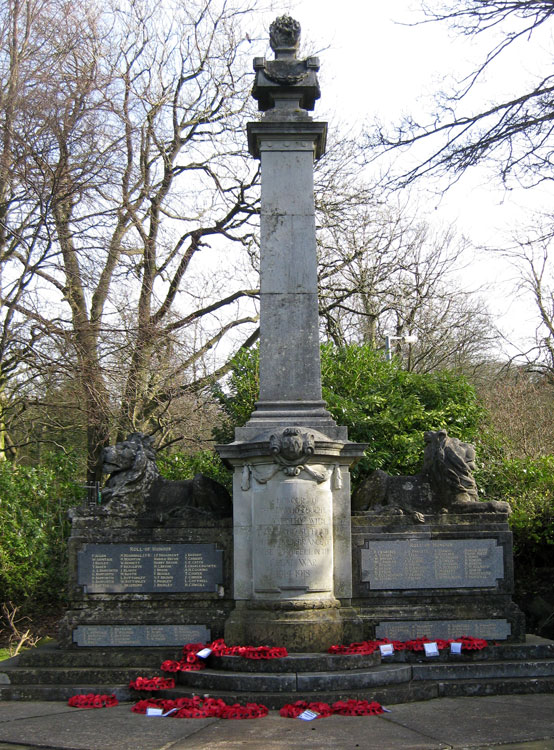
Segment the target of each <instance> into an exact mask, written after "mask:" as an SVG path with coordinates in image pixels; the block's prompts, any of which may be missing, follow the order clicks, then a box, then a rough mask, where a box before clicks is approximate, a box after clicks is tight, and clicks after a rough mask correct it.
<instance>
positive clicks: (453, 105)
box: [369, 0, 554, 186]
mask: <svg viewBox="0 0 554 750" xmlns="http://www.w3.org/2000/svg"><path fill="white" fill-rule="evenodd" d="M422 7H423V11H424V13H425V20H424V21H422V23H425V22H445V23H447V24H449V25H450V26H452V27H453V28H454V29H455V30H456V31H457V32H458V33H459V34H462V35H464V36H467V37H479V38H481V37H483V38H490V44H489V50H488V52H487V53H486V55H485V57H484V59H483V60H482V61H481V63H480V64H479V65H478V67H477V68H476V69H475V70H473V71H472V72H470V73H469V74H468V75H467V76H466V77H465V78H463V80H462V81H461V83H460V85H459V86H458V87H456V88H454V89H452V90H451V91H450V92H449V93H445V92H443V93H442V94H440V95H439V96H438V99H437V108H436V112H435V113H434V114H433V115H432V116H430V118H429V120H428V122H418V121H416V120H415V119H413V118H410V117H408V118H406V119H405V120H404V122H403V123H402V124H401V125H400V127H399V128H398V130H397V131H396V133H389V132H387V131H386V130H385V129H383V128H377V129H376V130H375V131H374V132H373V133H372V134H370V136H369V140H370V142H371V144H372V145H373V146H379V147H380V148H381V149H382V148H384V149H385V150H390V149H397V148H404V147H409V146H413V145H414V144H416V143H424V144H426V147H427V149H428V150H427V153H426V156H424V157H423V158H422V159H421V161H419V163H417V164H416V165H415V166H414V167H412V168H409V169H408V170H406V171H404V172H403V173H402V174H401V175H400V176H398V183H399V184H402V185H406V184H409V183H411V182H413V181H414V180H416V179H417V178H419V177H421V176H423V175H429V174H435V175H439V176H441V175H442V176H445V175H447V176H449V177H450V178H451V180H453V181H455V180H456V179H458V178H459V177H460V176H461V175H462V174H463V173H464V172H465V170H466V169H468V168H470V167H473V166H474V165H476V164H479V163H482V162H485V161H486V162H488V163H491V164H494V165H495V167H496V169H497V173H498V175H499V177H500V178H501V180H502V181H503V182H504V183H507V184H516V185H518V186H520V185H525V186H533V185H536V184H538V183H540V182H543V181H544V180H551V179H552V177H553V174H552V168H553V162H552V143H553V137H554V115H553V111H554V109H553V103H554V75H552V74H546V75H545V74H544V73H543V71H539V72H537V74H536V77H535V80H534V82H533V83H532V84H531V85H529V87H528V88H527V90H525V91H521V92H520V93H518V94H517V95H516V96H510V97H507V98H504V99H502V98H499V99H498V100H497V101H493V103H492V104H491V103H488V104H486V105H484V106H483V105H482V106H480V107H479V106H478V105H476V104H474V102H473V101H472V99H471V97H470V94H471V96H473V94H474V92H475V89H476V88H477V85H478V84H479V83H480V82H481V81H482V79H484V77H485V76H484V74H485V73H486V72H491V73H492V71H493V69H494V66H496V65H501V64H502V60H503V59H504V55H505V53H506V52H507V50H508V49H510V50H512V51H513V50H515V48H516V46H517V49H518V50H519V54H520V55H521V56H522V57H523V59H525V55H526V52H527V51H528V50H530V49H532V45H533V43H534V41H535V38H536V35H537V33H538V30H539V29H541V28H542V27H545V28H547V27H548V28H550V27H551V24H552V21H553V19H554V7H553V5H552V3H550V2H545V1H544V0H494V1H493V2H490V0H456V1H455V2H454V1H451V0H448V1H446V2H445V1H444V0H436V2H428V3H427V2H423V3H422ZM550 41H551V38H550Z"/></svg>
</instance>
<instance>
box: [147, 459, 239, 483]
mask: <svg viewBox="0 0 554 750" xmlns="http://www.w3.org/2000/svg"><path fill="white" fill-rule="evenodd" d="M156 462H157V464H158V469H159V470H160V474H161V475H162V476H163V477H165V478H166V479H192V477H193V476H194V475H195V474H198V473H200V474H205V475H206V476H207V477H210V479H214V480H215V481H216V482H219V483H220V484H222V485H224V486H225V487H226V488H227V489H228V490H229V492H231V486H232V474H231V472H230V471H229V469H226V468H225V466H224V465H223V463H222V461H221V459H220V458H219V456H218V455H217V453H214V452H213V451H209V450H202V451H198V453H193V454H191V455H187V454H185V453H181V452H179V451H177V452H175V453H158V455H157V456H156Z"/></svg>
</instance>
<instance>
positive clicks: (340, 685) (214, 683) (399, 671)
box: [178, 664, 412, 700]
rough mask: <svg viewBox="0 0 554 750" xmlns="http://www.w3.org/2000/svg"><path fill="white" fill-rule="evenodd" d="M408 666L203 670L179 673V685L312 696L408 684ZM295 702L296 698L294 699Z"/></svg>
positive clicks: (205, 688)
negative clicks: (332, 670) (345, 668)
mask: <svg viewBox="0 0 554 750" xmlns="http://www.w3.org/2000/svg"><path fill="white" fill-rule="evenodd" d="M411 674H412V667H411V666H410V665H409V664H389V665H380V666H376V667H372V668H370V669H349V670H344V671H336V672H298V673H295V672H290V673H287V672H282V673H273V674H263V673H256V672H227V671H223V670H219V669H206V670H203V671H201V672H181V673H180V674H179V678H178V680H179V685H184V686H186V687H188V688H195V689H196V690H198V691H205V690H236V691H245V692H256V693H265V692H268V693H273V692H274V693H285V692H288V693H302V694H303V693H312V692H317V691H331V692H332V691H335V690H352V689H354V690H355V689H362V688H363V689H366V688H369V687H372V686H376V685H390V684H394V683H399V682H409V681H410V679H411ZM296 700H298V698H297V699H296Z"/></svg>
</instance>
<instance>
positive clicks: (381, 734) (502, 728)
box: [0, 694, 554, 750]
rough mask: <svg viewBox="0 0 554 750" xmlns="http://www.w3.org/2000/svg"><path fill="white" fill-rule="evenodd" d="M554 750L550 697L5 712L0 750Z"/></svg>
mask: <svg viewBox="0 0 554 750" xmlns="http://www.w3.org/2000/svg"><path fill="white" fill-rule="evenodd" d="M38 748H41V749H42V750H46V749H48V750H327V749H329V750H355V749H356V748H360V750H554V695H551V694H538V695H537V694H535V695H510V696H492V697H486V698H440V699H436V700H430V701H424V702H419V703H404V704H397V705H394V706H391V713H388V714H385V715H383V716H367V717H365V716H359V717H344V716H330V717H328V718H326V719H318V720H316V721H313V722H303V721H301V720H299V719H284V718H282V717H280V716H279V714H278V712H277V711H271V712H270V715H269V716H268V717H266V718H264V719H256V720H244V721H223V720H220V719H170V718H167V719H166V718H158V717H147V716H142V715H136V714H133V713H131V706H130V704H122V705H120V706H117V707H115V708H108V709H97V710H95V709H93V710H83V709H75V708H70V707H68V706H67V704H65V703H59V702H51V703H46V702H45V703H40V702H13V701H12V702H4V703H0V750H36V749H38Z"/></svg>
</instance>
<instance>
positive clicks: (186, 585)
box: [78, 544, 223, 594]
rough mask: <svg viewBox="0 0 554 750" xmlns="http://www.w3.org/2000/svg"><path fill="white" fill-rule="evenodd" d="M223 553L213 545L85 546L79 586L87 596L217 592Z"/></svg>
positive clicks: (221, 572) (79, 572)
mask: <svg viewBox="0 0 554 750" xmlns="http://www.w3.org/2000/svg"><path fill="white" fill-rule="evenodd" d="M222 580H223V552H222V551H221V550H217V549H216V548H215V545H214V544H167V545H164V544H85V545H84V546H83V549H82V550H80V551H79V564H78V583H79V584H80V585H82V586H85V590H86V592H87V593H108V594H110V593H132V592H134V591H137V592H158V591H159V592H194V591H209V592H214V591H217V587H218V585H220V584H221V583H222Z"/></svg>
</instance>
